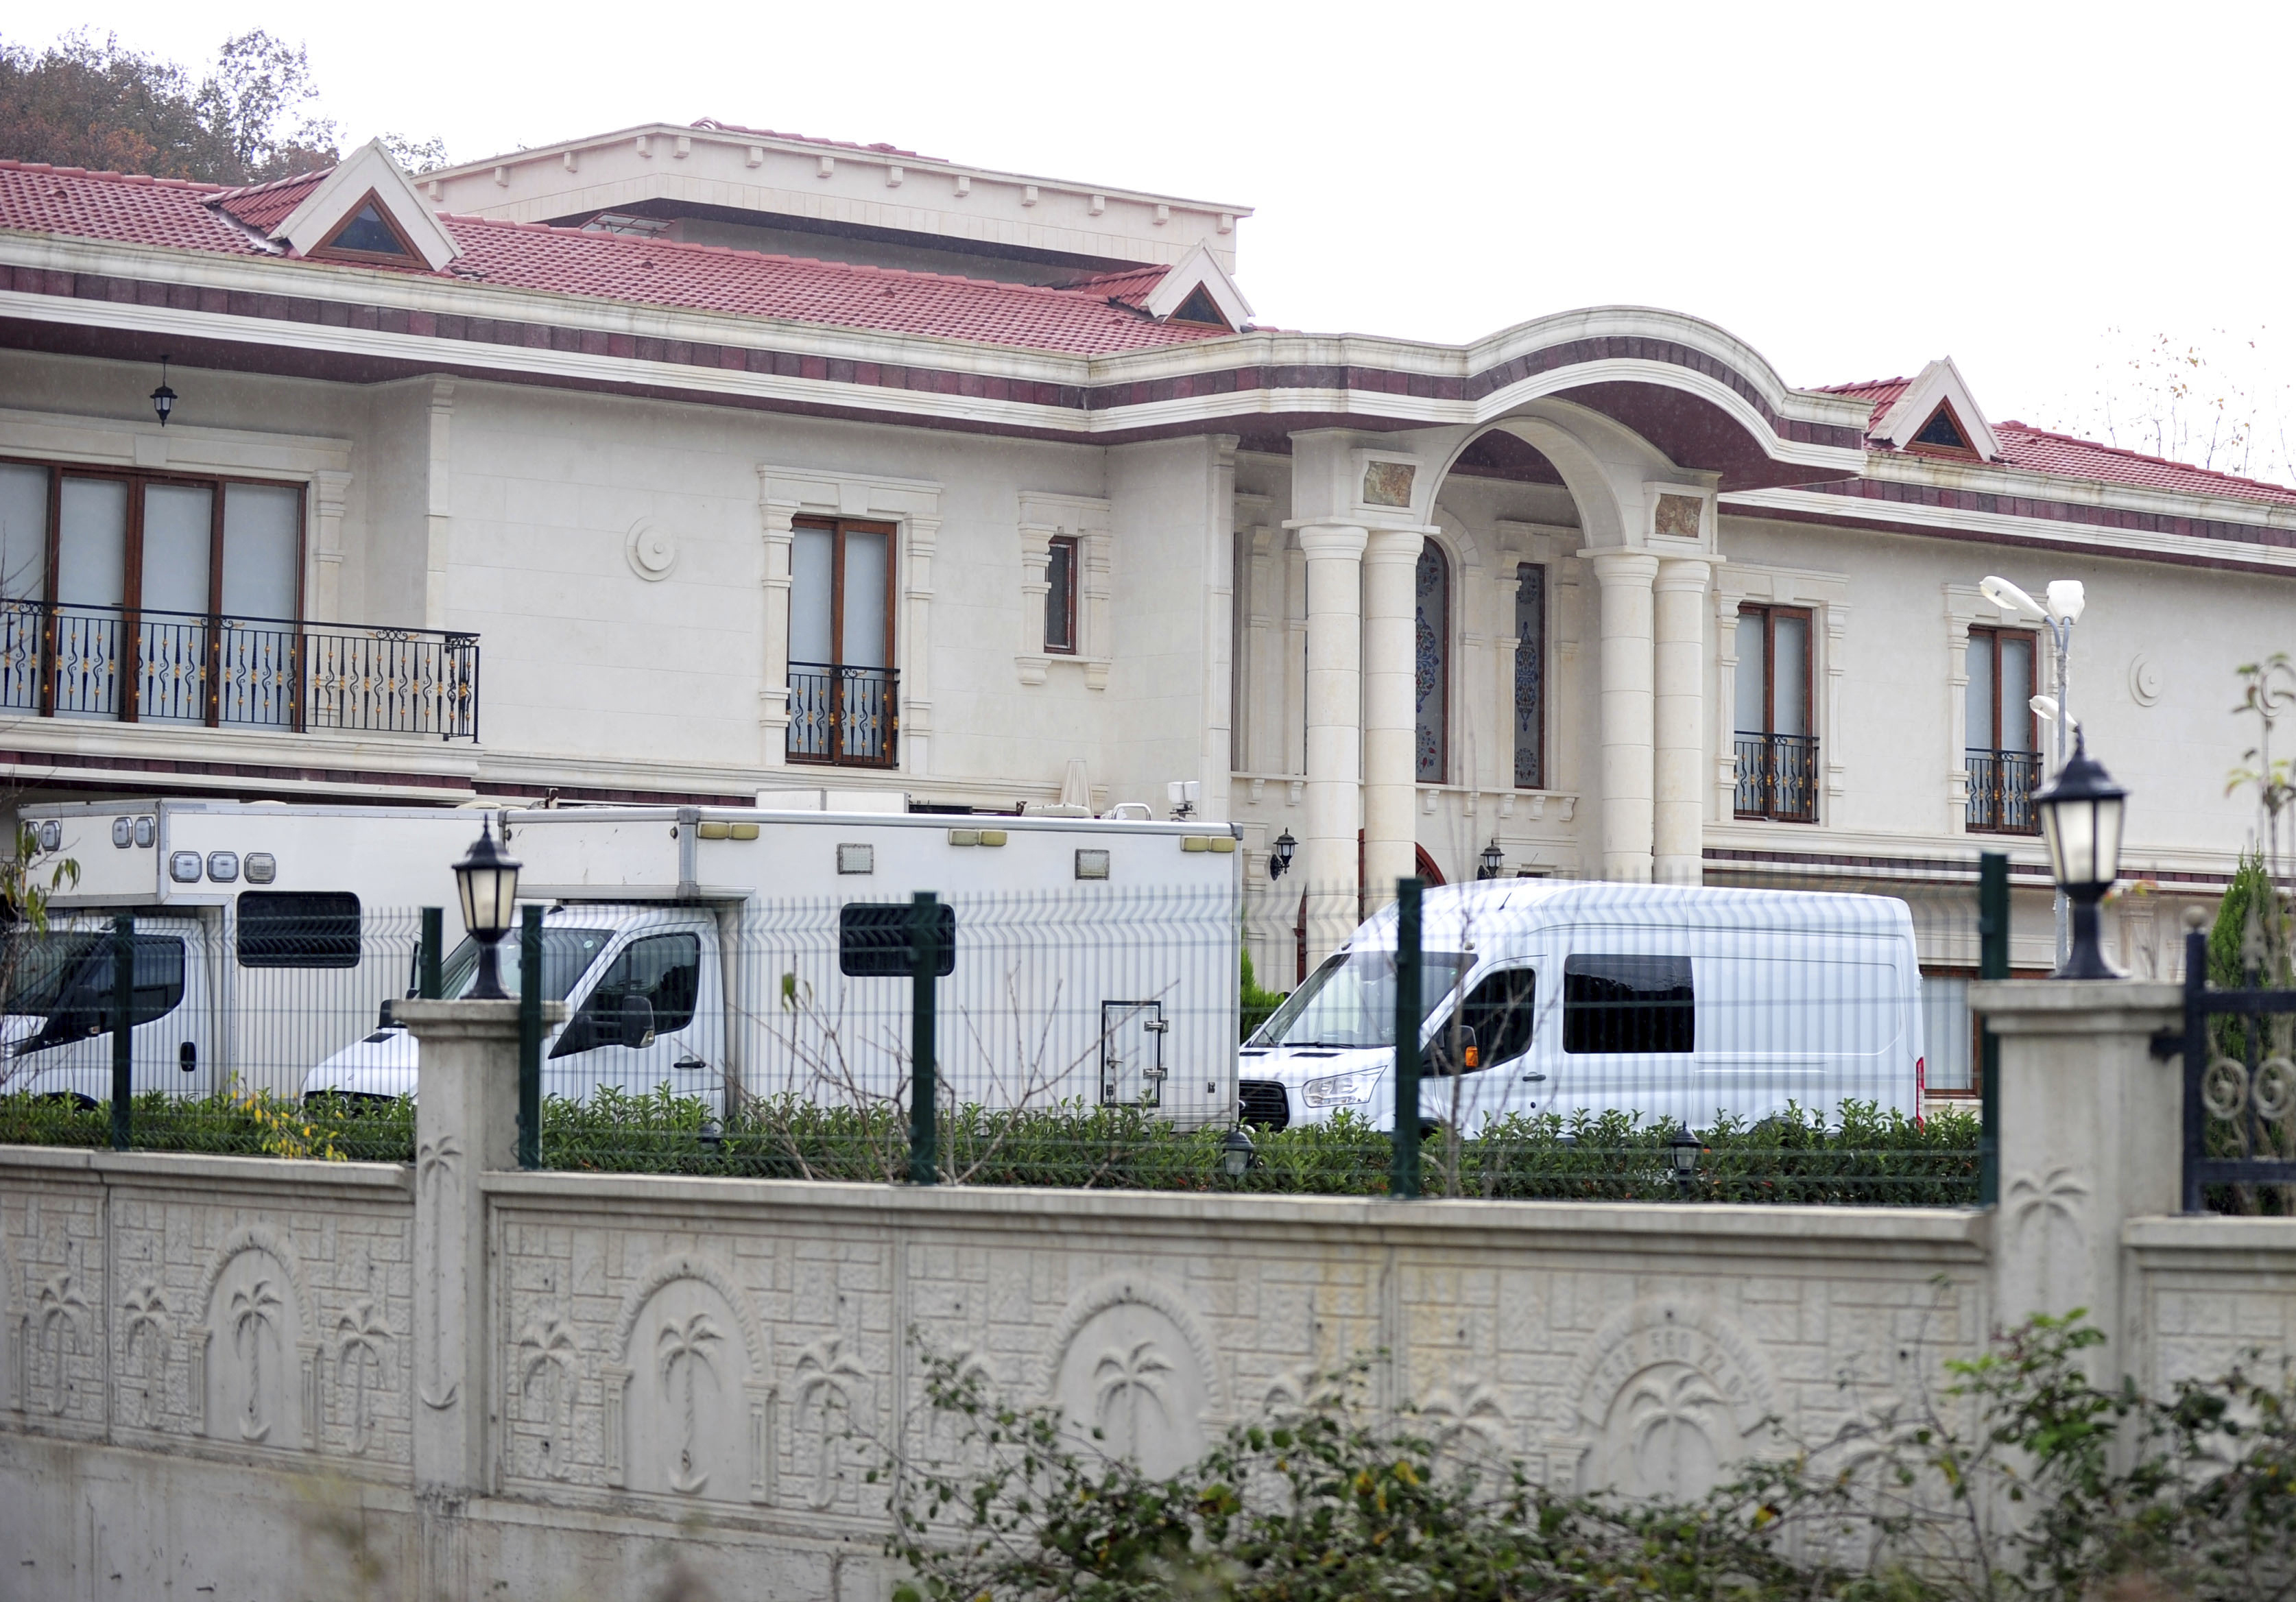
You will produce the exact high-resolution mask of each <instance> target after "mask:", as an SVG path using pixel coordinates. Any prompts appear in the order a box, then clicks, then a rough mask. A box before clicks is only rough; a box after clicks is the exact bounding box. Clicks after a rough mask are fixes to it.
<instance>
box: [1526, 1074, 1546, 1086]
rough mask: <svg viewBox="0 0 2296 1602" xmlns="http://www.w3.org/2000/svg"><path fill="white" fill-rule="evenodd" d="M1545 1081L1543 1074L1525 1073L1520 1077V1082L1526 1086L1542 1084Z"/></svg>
mask: <svg viewBox="0 0 2296 1602" xmlns="http://www.w3.org/2000/svg"><path fill="white" fill-rule="evenodd" d="M1522 1082H1523V1083H1524V1084H1526V1085H1538V1084H1544V1083H1545V1082H1546V1075H1545V1074H1543V1073H1526V1074H1524V1075H1523V1076H1522Z"/></svg>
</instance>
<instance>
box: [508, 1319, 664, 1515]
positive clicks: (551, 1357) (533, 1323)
mask: <svg viewBox="0 0 2296 1602" xmlns="http://www.w3.org/2000/svg"><path fill="white" fill-rule="evenodd" d="M697 1316H698V1315H697ZM665 1333H667V1330H665ZM578 1350H579V1349H578V1344H577V1343H576V1341H575V1339H574V1331H573V1328H572V1327H571V1326H570V1325H569V1324H568V1323H567V1322H566V1321H565V1320H564V1319H561V1318H559V1317H557V1316H556V1315H555V1314H552V1315H550V1316H548V1317H546V1318H543V1319H531V1320H529V1322H528V1324H527V1326H526V1327H525V1328H524V1329H522V1330H521V1331H519V1335H518V1352H519V1367H518V1390H519V1395H520V1396H521V1398H524V1397H525V1396H527V1395H529V1393H531V1392H532V1391H533V1388H534V1381H535V1377H536V1376H537V1375H539V1376H541V1377H542V1378H543V1379H545V1381H546V1382H548V1383H547V1384H546V1386H545V1395H544V1397H543V1403H542V1408H543V1412H542V1416H543V1417H544V1418H545V1420H546V1421H547V1422H548V1424H549V1427H550V1433H549V1434H545V1436H543V1438H542V1443H541V1446H540V1448H539V1449H538V1452H537V1455H538V1456H539V1458H540V1459H541V1461H540V1464H539V1466H540V1467H541V1469H542V1472H543V1474H544V1475H545V1477H547V1478H549V1479H553V1480H562V1479H564V1478H566V1477H567V1475H570V1474H571V1473H572V1472H573V1469H572V1466H570V1464H569V1463H568V1461H567V1449H568V1447H569V1445H570V1442H571V1440H572V1436H573V1434H574V1384H575V1379H574V1361H575V1358H576V1355H577V1353H578ZM686 1427H687V1432H688V1434H687V1441H688V1442H689V1445H688V1448H687V1450H688V1451H689V1452H690V1451H691V1450H692V1448H691V1444H690V1443H691V1442H692V1439H693V1436H692V1429H693V1425H692V1424H691V1423H690V1422H689V1423H688V1425H687V1426H686ZM672 1477H673V1480H674V1479H675V1476H672ZM696 1489H699V1486H698V1485H697V1487H696Z"/></svg>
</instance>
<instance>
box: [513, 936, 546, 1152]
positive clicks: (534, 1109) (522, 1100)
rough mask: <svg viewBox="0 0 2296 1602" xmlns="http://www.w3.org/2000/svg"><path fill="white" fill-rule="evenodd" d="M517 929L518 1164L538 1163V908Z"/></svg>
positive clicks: (540, 1035)
mask: <svg viewBox="0 0 2296 1602" xmlns="http://www.w3.org/2000/svg"><path fill="white" fill-rule="evenodd" d="M518 1165H519V1166H520V1167H521V1168H540V1167H541V1166H542V908H539V907H527V908H521V919H520V923H519V930H518Z"/></svg>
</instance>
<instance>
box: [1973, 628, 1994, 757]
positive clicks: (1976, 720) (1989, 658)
mask: <svg viewBox="0 0 2296 1602" xmlns="http://www.w3.org/2000/svg"><path fill="white" fill-rule="evenodd" d="M1993 706H1994V702H1993V637H1992V636H1991V635H1989V634H1972V635H1971V636H1970V637H1969V702H1968V711H1969V749H1970V750H1972V751H1991V750H1992V749H1993V735H1994V728H1993Z"/></svg>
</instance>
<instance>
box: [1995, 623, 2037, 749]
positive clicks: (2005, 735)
mask: <svg viewBox="0 0 2296 1602" xmlns="http://www.w3.org/2000/svg"><path fill="white" fill-rule="evenodd" d="M2032 699H2033V637H2032V636H2031V635H2030V634H2023V635H2019V634H2005V635H2003V636H2002V637H2001V749H2002V750H2004V751H2030V750H2032V749H2033V709H2032V706H2031V702H2032Z"/></svg>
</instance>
